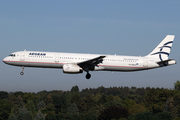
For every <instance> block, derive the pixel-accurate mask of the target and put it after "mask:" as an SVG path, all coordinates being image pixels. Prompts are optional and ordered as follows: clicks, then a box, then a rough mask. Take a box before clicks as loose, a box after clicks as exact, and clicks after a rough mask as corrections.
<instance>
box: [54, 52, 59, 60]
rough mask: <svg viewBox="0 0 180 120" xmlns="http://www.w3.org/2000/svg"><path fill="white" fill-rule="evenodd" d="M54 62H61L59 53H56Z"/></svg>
mask: <svg viewBox="0 0 180 120" xmlns="http://www.w3.org/2000/svg"><path fill="white" fill-rule="evenodd" d="M54 62H59V55H58V54H56V55H55V60H54Z"/></svg>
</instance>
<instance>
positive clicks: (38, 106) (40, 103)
mask: <svg viewBox="0 0 180 120" xmlns="http://www.w3.org/2000/svg"><path fill="white" fill-rule="evenodd" d="M45 107H46V103H45V102H44V101H41V102H39V103H38V105H37V111H39V110H40V109H42V108H45Z"/></svg>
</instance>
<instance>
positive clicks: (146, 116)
mask: <svg viewBox="0 0 180 120" xmlns="http://www.w3.org/2000/svg"><path fill="white" fill-rule="evenodd" d="M128 120H153V113H151V112H142V113H138V114H135V115H131V116H129V117H128Z"/></svg>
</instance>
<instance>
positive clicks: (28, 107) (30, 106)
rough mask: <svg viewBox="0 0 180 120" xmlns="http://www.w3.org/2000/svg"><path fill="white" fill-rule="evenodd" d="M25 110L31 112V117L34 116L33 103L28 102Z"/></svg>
mask: <svg viewBox="0 0 180 120" xmlns="http://www.w3.org/2000/svg"><path fill="white" fill-rule="evenodd" d="M25 108H26V109H27V110H28V111H30V112H31V114H32V116H35V113H36V108H35V106H34V102H33V101H29V102H28V103H27V104H26V105H25Z"/></svg>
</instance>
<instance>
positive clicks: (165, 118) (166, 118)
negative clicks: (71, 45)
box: [153, 112, 172, 120]
mask: <svg viewBox="0 0 180 120" xmlns="http://www.w3.org/2000/svg"><path fill="white" fill-rule="evenodd" d="M153 120H172V116H171V114H170V113H167V112H161V113H158V114H156V115H155V116H154V117H153Z"/></svg>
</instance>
